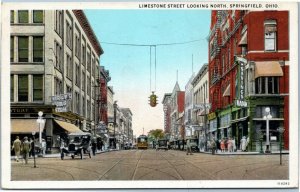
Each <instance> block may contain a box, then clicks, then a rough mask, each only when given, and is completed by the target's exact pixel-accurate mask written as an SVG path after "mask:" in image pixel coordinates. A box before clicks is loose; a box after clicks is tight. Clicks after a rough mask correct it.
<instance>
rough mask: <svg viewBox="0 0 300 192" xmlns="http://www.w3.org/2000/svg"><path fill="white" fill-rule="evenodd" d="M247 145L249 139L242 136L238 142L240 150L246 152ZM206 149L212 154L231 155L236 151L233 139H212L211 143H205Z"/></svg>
mask: <svg viewBox="0 0 300 192" xmlns="http://www.w3.org/2000/svg"><path fill="white" fill-rule="evenodd" d="M248 143H249V138H246V136H243V138H242V139H241V141H240V150H241V151H247V146H248ZM207 147H208V149H209V150H211V152H212V154H215V153H218V152H221V153H224V152H228V153H232V152H236V151H237V147H236V142H235V138H231V137H229V138H228V139H227V138H223V139H220V140H214V139H212V140H211V141H207Z"/></svg>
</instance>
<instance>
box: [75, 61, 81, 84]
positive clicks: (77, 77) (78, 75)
mask: <svg viewBox="0 0 300 192" xmlns="http://www.w3.org/2000/svg"><path fill="white" fill-rule="evenodd" d="M79 71H80V68H79V65H78V64H76V68H75V73H76V80H75V84H76V85H77V86H78V87H79V84H80V78H79V77H80V74H79Z"/></svg>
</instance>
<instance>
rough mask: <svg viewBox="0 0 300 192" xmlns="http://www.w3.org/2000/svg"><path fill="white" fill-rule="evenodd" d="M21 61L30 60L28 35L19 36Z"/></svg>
mask: <svg viewBox="0 0 300 192" xmlns="http://www.w3.org/2000/svg"><path fill="white" fill-rule="evenodd" d="M18 54H19V62H28V37H19V38H18Z"/></svg>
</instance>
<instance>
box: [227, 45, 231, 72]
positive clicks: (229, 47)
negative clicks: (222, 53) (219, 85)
mask: <svg viewBox="0 0 300 192" xmlns="http://www.w3.org/2000/svg"><path fill="white" fill-rule="evenodd" d="M230 62H231V60H230V47H229V48H228V67H227V70H226V71H228V70H229V69H230Z"/></svg>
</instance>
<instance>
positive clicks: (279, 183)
mask: <svg viewBox="0 0 300 192" xmlns="http://www.w3.org/2000/svg"><path fill="white" fill-rule="evenodd" d="M277 185H290V182H287V181H283V182H277Z"/></svg>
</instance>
